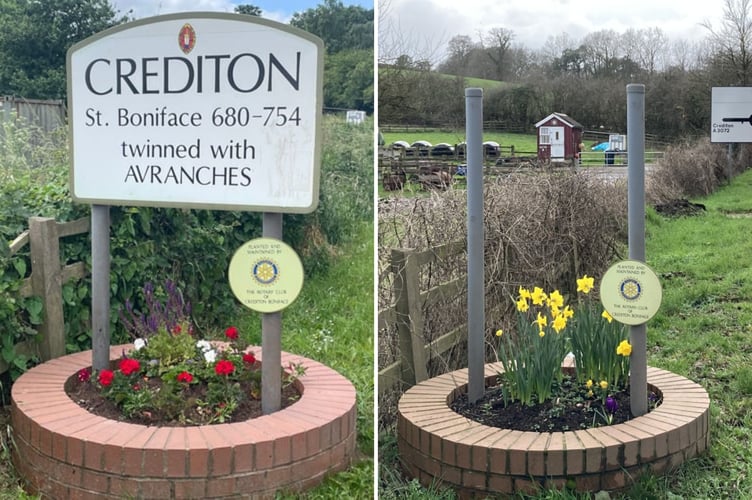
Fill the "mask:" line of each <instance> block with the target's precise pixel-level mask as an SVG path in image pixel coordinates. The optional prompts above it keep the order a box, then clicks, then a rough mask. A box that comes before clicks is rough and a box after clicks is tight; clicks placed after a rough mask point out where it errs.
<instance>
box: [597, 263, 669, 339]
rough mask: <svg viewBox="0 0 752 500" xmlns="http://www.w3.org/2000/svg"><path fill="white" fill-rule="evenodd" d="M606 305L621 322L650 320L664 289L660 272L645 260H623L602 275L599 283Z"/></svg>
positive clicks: (630, 322)
mask: <svg viewBox="0 0 752 500" xmlns="http://www.w3.org/2000/svg"><path fill="white" fill-rule="evenodd" d="M600 295H601V304H602V305H603V308H604V309H605V310H606V311H607V312H608V313H609V314H610V315H611V317H612V318H614V319H615V320H616V321H618V322H619V323H623V324H625V325H641V324H643V323H647V322H648V321H649V320H650V319H651V318H652V317H653V316H655V314H656V313H657V312H658V309H659V308H660V306H661V301H662V299H663V289H662V288H661V283H660V281H659V280H658V276H657V275H656V274H655V271H653V270H652V269H651V268H649V267H648V266H647V265H646V264H644V263H642V262H640V261H637V260H623V261H621V262H617V263H615V264H614V265H612V266H611V267H610V268H608V270H607V271H606V273H605V274H604V275H603V279H602V280H601V286H600Z"/></svg>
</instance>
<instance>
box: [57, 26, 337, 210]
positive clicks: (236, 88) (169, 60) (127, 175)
mask: <svg viewBox="0 0 752 500" xmlns="http://www.w3.org/2000/svg"><path fill="white" fill-rule="evenodd" d="M323 53H324V50H323V42H322V41H321V40H320V39H319V38H317V37H315V36H313V35H311V34H309V33H306V32H304V31H302V30H298V29H296V28H293V27H291V26H288V25H284V24H280V23H275V22H272V21H268V20H266V19H262V18H259V17H252V16H242V15H236V14H222V13H210V12H202V13H181V14H171V15H165V16H157V17H153V18H146V19H142V20H138V21H134V22H131V23H127V24H124V25H121V26H116V27H114V28H111V29H109V30H106V31H103V32H101V33H99V34H97V35H94V36H92V37H90V38H87V39H86V40H84V41H82V42H80V43H78V44H76V45H74V46H73V47H71V49H70V50H69V51H68V60H67V66H68V67H67V70H68V109H69V123H70V127H71V151H72V154H71V158H72V160H71V192H72V194H73V198H74V199H75V200H76V201H78V202H81V203H91V204H101V205H142V206H168V207H185V208H210V209H225V210H253V211H273V212H293V213H307V212H312V211H313V210H314V209H315V208H316V205H317V203H318V188H319V165H320V155H321V137H320V135H321V134H320V129H321V109H322V104H323V100H322V95H323V94H322V73H323Z"/></svg>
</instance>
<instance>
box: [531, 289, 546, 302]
mask: <svg viewBox="0 0 752 500" xmlns="http://www.w3.org/2000/svg"><path fill="white" fill-rule="evenodd" d="M530 298H531V299H532V301H533V305H534V306H542V305H543V302H544V301H545V300H546V292H544V291H543V289H542V288H541V287H539V286H536V287H535V288H534V289H533V293H532V294H530Z"/></svg>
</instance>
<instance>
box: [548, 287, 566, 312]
mask: <svg viewBox="0 0 752 500" xmlns="http://www.w3.org/2000/svg"><path fill="white" fill-rule="evenodd" d="M548 306H549V307H557V308H562V307H564V296H563V295H562V294H561V293H559V290H554V291H553V292H551V293H550V294H549V295H548Z"/></svg>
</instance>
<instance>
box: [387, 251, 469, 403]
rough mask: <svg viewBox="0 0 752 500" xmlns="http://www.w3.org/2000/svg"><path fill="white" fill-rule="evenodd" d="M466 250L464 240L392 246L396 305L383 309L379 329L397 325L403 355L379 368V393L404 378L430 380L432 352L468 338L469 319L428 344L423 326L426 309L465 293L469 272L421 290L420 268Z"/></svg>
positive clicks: (411, 381) (412, 381)
mask: <svg viewBox="0 0 752 500" xmlns="http://www.w3.org/2000/svg"><path fill="white" fill-rule="evenodd" d="M464 250H465V242H464V241H457V242H453V243H447V244H444V245H440V246H438V247H434V248H431V249H429V250H423V251H416V250H406V249H392V251H391V255H390V257H391V264H390V268H391V273H392V274H393V275H394V297H396V300H395V303H394V305H393V306H391V307H388V308H386V309H383V310H381V311H379V315H378V330H379V331H382V330H384V329H387V328H389V327H391V326H395V325H396V329H397V332H398V336H399V350H400V359H399V360H397V361H395V362H394V363H392V364H390V365H389V366H386V367H384V368H383V369H381V370H379V378H378V392H379V395H381V394H383V393H385V392H386V391H387V390H388V389H390V388H392V387H393V386H394V385H396V384H398V383H400V382H402V383H404V384H406V385H408V386H411V385H415V384H416V383H418V382H421V381H423V380H426V379H427V378H428V371H427V367H426V360H427V359H428V358H429V357H430V355H432V354H442V353H444V352H446V351H448V350H450V349H451V348H452V347H454V346H455V345H456V344H457V343H458V342H460V341H462V340H464V339H465V338H467V323H464V324H462V325H460V326H458V327H456V328H454V329H452V330H451V331H449V332H447V333H445V334H443V335H441V336H440V337H438V338H436V339H435V340H433V341H432V342H430V343H428V344H426V341H425V332H424V329H423V319H424V316H423V314H424V313H423V311H425V310H426V308H429V307H431V306H434V305H439V304H441V303H442V302H443V301H446V300H447V299H448V298H450V297H452V296H456V295H457V294H460V293H464V292H465V291H466V289H467V276H463V277H460V278H455V279H453V280H450V281H446V282H444V283H440V284H438V285H436V286H434V287H432V288H431V289H429V290H426V291H421V290H420V270H421V268H422V267H423V266H426V265H429V264H431V263H433V262H436V261H440V260H445V259H447V258H448V257H452V256H454V255H457V254H461V253H462V252H463V251H464Z"/></svg>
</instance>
